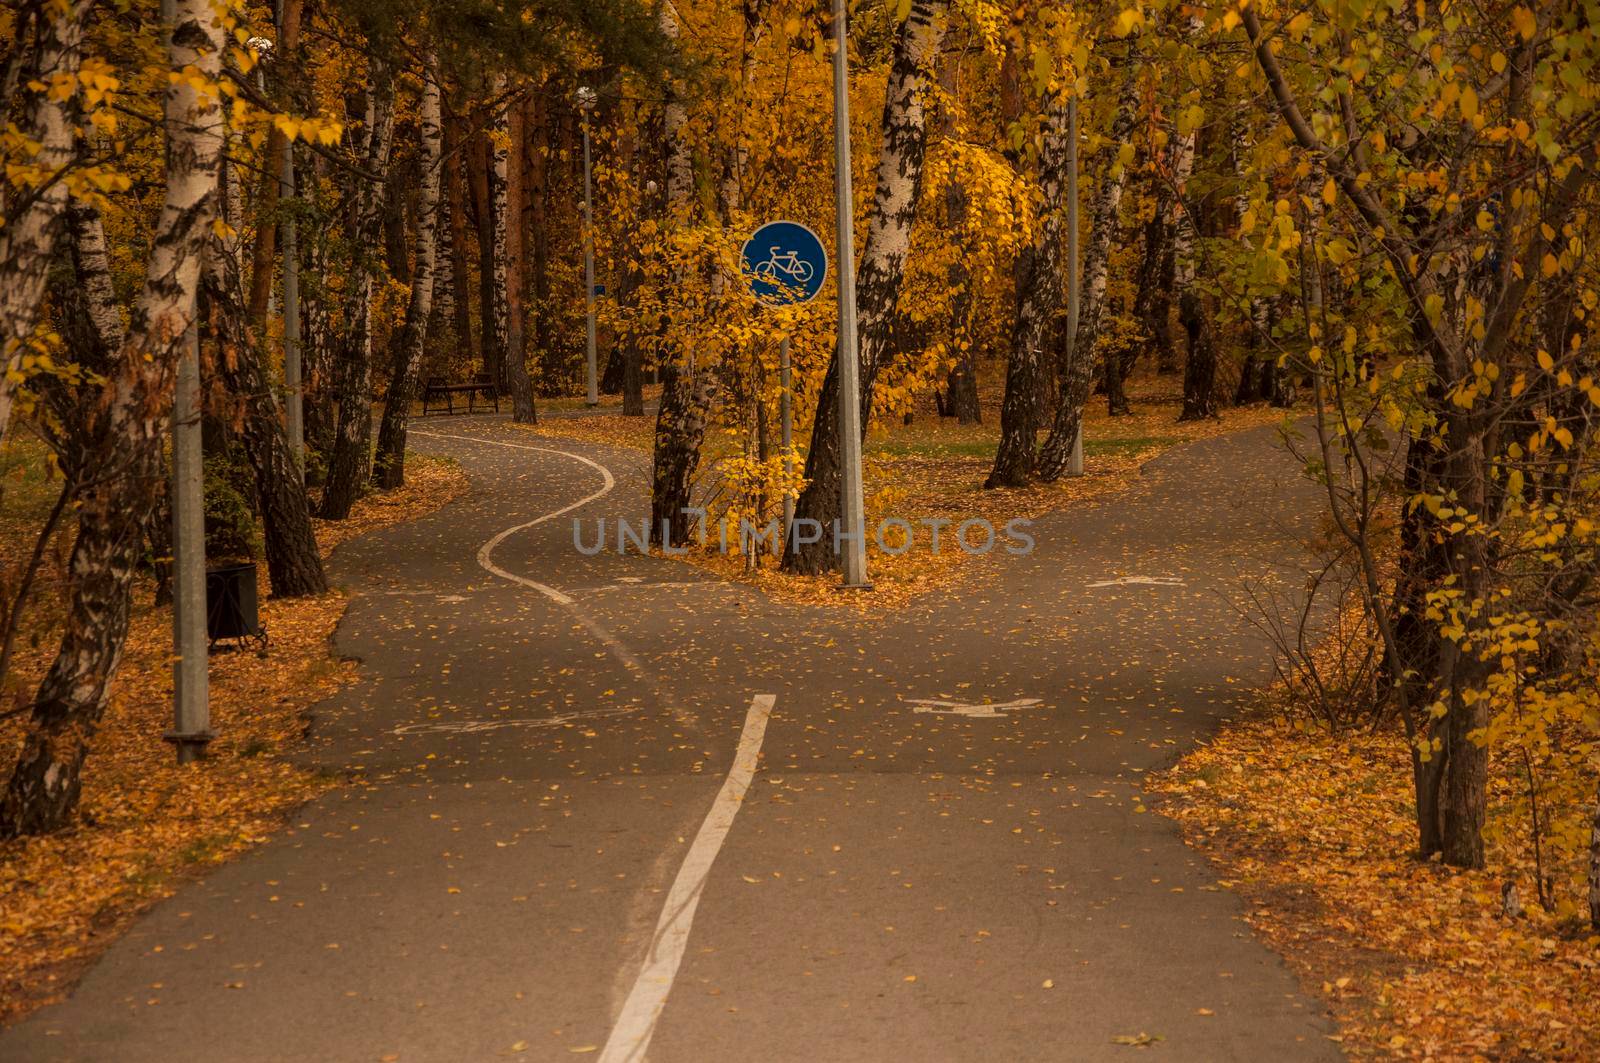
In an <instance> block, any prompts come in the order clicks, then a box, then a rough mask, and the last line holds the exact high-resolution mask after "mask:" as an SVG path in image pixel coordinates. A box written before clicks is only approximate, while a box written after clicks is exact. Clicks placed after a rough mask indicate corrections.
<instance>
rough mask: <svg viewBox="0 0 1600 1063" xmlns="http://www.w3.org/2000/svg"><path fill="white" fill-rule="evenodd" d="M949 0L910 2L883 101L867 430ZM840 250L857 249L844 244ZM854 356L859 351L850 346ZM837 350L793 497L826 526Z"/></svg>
mask: <svg viewBox="0 0 1600 1063" xmlns="http://www.w3.org/2000/svg"><path fill="white" fill-rule="evenodd" d="M948 6H949V4H948V0H912V2H911V7H910V12H909V13H908V14H907V15H906V19H905V21H904V22H902V23H901V24H900V29H899V31H898V32H897V34H896V36H895V45H894V58H893V61H892V63H891V65H890V68H889V82H888V85H887V86H886V87H885V90H884V99H883V147H882V149H881V152H880V154H879V156H878V174H877V187H876V189H875V191H874V193H873V198H872V211H871V213H870V215H869V216H868V221H867V242H866V247H865V249H864V250H863V251H862V255H861V266H860V268H859V269H858V270H857V272H856V322H857V334H858V337H859V342H860V348H861V349H860V362H861V372H860V374H859V375H860V383H861V431H862V433H863V434H864V433H865V432H866V431H867V427H868V424H869V422H870V420H871V413H872V389H873V384H874V382H875V381H876V379H877V375H878V367H879V362H880V359H881V358H882V357H883V353H884V351H885V350H887V349H888V347H889V343H890V341H891V339H892V333H893V329H894V325H895V304H896V303H897V302H898V300H899V297H900V281H901V277H902V275H903V272H904V267H905V257H906V253H907V252H908V251H909V250H910V247H911V223H912V221H913V220H914V219H915V217H916V211H917V199H918V196H919V194H920V192H921V190H922V160H923V155H924V153H925V151H926V148H927V112H926V108H925V105H924V104H925V99H926V97H927V95H928V90H929V88H930V87H931V82H932V80H933V79H932V77H931V76H930V75H931V74H932V73H933V69H932V67H933V63H934V61H935V60H936V58H937V56H938V52H939V42H940V40H941V39H942V37H943V34H944V23H945V15H946V11H947V9H948ZM835 253H836V254H853V253H854V249H853V248H839V249H836V251H835ZM850 353H851V354H852V355H854V353H855V352H850ZM838 359H839V352H838V350H835V351H834V354H833V359H832V360H831V361H830V363H829V366H828V372H827V375H826V376H825V377H823V381H822V390H821V392H819V393H818V395H817V407H816V414H815V416H814V419H813V421H812V425H811V447H810V450H809V451H808V452H807V454H806V470H805V475H806V480H807V483H806V487H805V489H804V490H803V491H801V492H800V497H799V498H798V499H796V501H795V510H794V515H795V519H796V520H812V521H816V522H817V523H818V524H819V525H820V526H821V527H823V528H824V529H828V528H831V527H832V526H833V523H834V521H836V520H837V519H838V518H839V506H840V500H839V486H840V476H839V474H840V468H839V373H838V368H837V362H838ZM837 560H838V558H837V556H836V555H835V554H834V551H833V541H832V536H831V534H826V533H825V534H824V535H823V536H822V537H821V539H819V540H818V541H817V542H815V543H811V544H808V545H806V544H802V545H798V546H797V545H796V544H795V543H794V542H792V541H791V542H790V543H789V544H788V547H787V548H786V549H785V551H784V555H783V568H784V571H786V572H800V573H806V574H810V575H817V574H820V573H822V572H827V571H829V570H830V569H832V568H833V567H834V565H835V563H836V562H837Z"/></svg>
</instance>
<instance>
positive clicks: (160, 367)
mask: <svg viewBox="0 0 1600 1063" xmlns="http://www.w3.org/2000/svg"><path fill="white" fill-rule="evenodd" d="M174 7H175V9H176V10H175V18H174V22H173V29H172V36H171V40H170V42H169V44H168V54H169V59H170V64H171V68H172V69H173V70H184V69H190V70H192V71H194V72H195V73H198V74H199V75H200V76H201V77H203V78H205V79H207V80H210V81H216V80H217V79H218V78H219V77H220V76H221V71H222V48H223V42H224V38H223V33H222V28H221V27H220V26H219V25H218V24H217V22H216V9H215V8H214V6H213V5H212V4H211V3H210V0H175V2H174ZM164 103H165V118H166V122H165V124H166V140H167V151H166V178H167V190H166V199H165V201H164V203H163V205H162V210H161V216H160V219H159V220H158V222H157V224H156V228H155V233H154V239H153V240H152V241H151V251H150V257H149V259H148V262H147V265H146V270H145V281H144V287H143V289H142V291H141V292H140V295H139V299H138V303H137V304H136V306H135V308H134V312H133V315H132V319H131V321H130V322H129V324H128V328H127V330H126V333H125V337H124V340H123V343H122V346H121V348H120V349H119V350H118V352H117V355H116V359H115V363H116V367H115V370H114V373H115V375H114V376H113V377H112V378H111V379H110V380H109V381H108V382H107V384H106V401H105V402H104V403H103V404H102V405H101V406H99V407H98V408H97V409H96V410H95V413H94V416H93V417H92V419H91V420H90V422H89V423H88V424H87V425H86V426H85V435H86V436H88V437H89V438H91V439H92V440H93V445H94V446H95V447H97V449H98V451H99V456H100V459H101V464H100V470H101V473H102V475H103V476H104V477H105V479H104V481H103V482H102V483H101V484H100V486H99V487H98V488H97V489H96V490H95V491H93V492H91V493H89V494H86V495H85V496H84V498H83V500H82V502H81V505H80V508H79V511H78V537H77V539H76V541H75V542H74V544H73V549H72V558H71V562H70V573H71V581H72V589H71V592H70V596H69V598H68V602H67V616H66V620H65V630H64V631H63V633H62V637H61V644H60V647H59V648H58V650H57V652H56V657H55V660H54V662H53V663H52V664H51V667H50V670H49V672H48V673H46V675H45V678H44V680H43V681H42V682H41V683H40V684H39V689H38V692H37V694H36V696H35V698H34V707H33V714H32V717H31V719H30V725H29V729H28V733H27V736H26V738H25V740H24V742H23V748H22V752H21V754H20V756H19V757H18V759H17V764H16V768H15V770H14V771H13V773H12V776H11V780H10V783H9V785H8V786H7V789H6V792H5V795H4V797H3V798H0V836H9V835H16V834H24V833H41V832H45V831H51V830H56V829H58V828H61V827H63V826H65V825H66V824H67V823H69V822H70V821H71V817H72V814H73V812H74V810H75V808H76V806H77V801H78V794H79V790H80V778H81V770H82V767H83V761H84V758H85V756H87V754H88V752H89V742H90V739H91V738H92V736H93V734H94V730H95V727H96V725H97V724H98V722H99V720H100V716H101V714H102V713H103V712H104V710H105V705H106V699H107V697H108V694H109V686H110V682H111V678H112V676H113V674H114V673H115V671H116V668H117V665H118V663H119V662H120V660H121V657H122V649H123V643H124V640H125V639H126V637H127V630H128V606H129V597H130V594H129V591H130V585H131V582H132V578H133V565H134V552H135V548H136V546H137V544H138V542H139V530H140V528H141V526H142V525H143V523H144V520H145V518H146V515H147V513H148V512H149V509H150V507H151V505H152V504H153V500H154V498H155V496H156V494H157V492H158V491H159V490H160V485H161V481H162V474H161V447H162V441H163V439H164V437H165V435H166V429H167V421H168V418H169V416H170V413H171V404H172V383H173V370H174V366H175V364H176V358H175V348H176V345H177V344H178V343H180V342H182V339H183V336H184V334H185V333H186V332H187V330H188V329H189V327H190V325H191V324H192V323H193V321H194V316H195V293H196V290H197V288H198V285H199V280H200V266H201V259H202V256H203V254H204V251H205V248H206V246H207V244H208V243H209V241H210V240H211V238H212V235H213V234H212V230H211V222H212V219H213V218H214V217H215V210H216V196H217V170H218V160H219V159H220V156H221V151H222V136H223V119H222V111H221V108H220V107H219V106H218V103H217V96H216V95H215V94H209V93H208V94H207V95H206V96H204V97H202V96H201V95H200V94H199V93H197V92H196V90H195V88H194V86H193V85H191V84H190V82H189V81H188V80H187V79H175V80H173V81H172V82H170V83H169V84H168V86H167V89H166V94H165V100H164Z"/></svg>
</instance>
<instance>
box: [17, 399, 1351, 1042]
mask: <svg viewBox="0 0 1600 1063" xmlns="http://www.w3.org/2000/svg"><path fill="white" fill-rule="evenodd" d="M413 446H414V447H416V448H418V449H422V450H426V451H429V452H435V453H443V454H449V455H451V456H453V457H455V458H457V459H458V460H460V461H461V462H462V463H463V464H464V465H465V466H466V468H467V470H468V471H469V473H470V474H471V476H472V480H473V490H472V492H471V493H470V495H469V496H468V497H466V498H465V499H463V500H461V501H458V502H456V503H454V504H452V505H450V506H447V507H445V508H444V509H442V510H441V511H439V512H438V513H437V514H435V515H433V516H431V517H429V518H426V519H424V520H421V521H418V522H416V523H415V524H411V525H408V526H404V527H397V528H393V529H390V530H387V531H384V532H381V533H378V534H376V535H374V536H371V537H369V538H367V539H365V540H361V541H359V542H357V543H354V544H351V545H350V546H349V547H347V548H345V549H344V550H342V551H341V552H340V553H339V555H338V557H337V564H336V566H335V574H336V577H337V578H338V579H339V580H340V581H341V582H342V583H343V584H344V585H345V586H346V587H347V588H349V589H350V590H351V591H352V592H354V594H355V600H354V602H353V603H352V605H351V607H350V611H349V614H348V615H347V617H346V619H345V621H344V623H343V624H342V625H341V627H340V631H339V636H338V643H339V647H340V649H341V650H342V651H344V652H345V653H348V654H350V655H352V656H356V657H359V658H360V659H361V661H362V680H361V682H360V683H359V684H357V685H356V686H354V687H352V688H349V689H348V690H347V691H345V692H344V693H342V694H341V695H339V696H338V697H336V698H335V699H333V700H332V701H331V702H330V703H328V704H326V705H324V706H322V707H321V708H320V709H319V713H318V722H317V726H316V729H315V733H314V740H313V743H312V745H311V748H310V750H309V751H308V752H307V754H306V759H307V760H308V761H309V762H310V763H313V764H316V765H318V766H322V767H326V768H329V769H343V768H345V767H352V766H353V767H355V768H358V769H359V770H360V772H361V773H362V778H363V779H364V780H365V782H364V783H363V784H362V785H358V786H354V787H350V788H347V789H341V790H339V791H336V792H334V793H332V794H330V795H329V796H327V797H325V798H323V799H321V800H319V801H317V802H314V803H313V804H311V805H310V806H308V807H307V808H306V809H304V810H303V811H302V812H301V814H300V815H299V816H298V817H297V818H296V820H295V825H294V826H292V828H291V829H289V830H286V831H284V832H282V833H281V834H279V835H278V836H277V837H275V838H274V839H273V840H272V841H271V842H269V843H267V844H266V845H263V846H262V847H261V848H260V849H258V850H256V851H255V852H254V853H252V854H250V855H249V856H247V857H245V858H243V859H241V860H238V861H236V862H234V863H232V864H229V865H227V866H226V867H224V868H222V869H220V870H219V871H217V872H216V873H215V874H213V875H211V876H210V877H209V878H207V879H206V880H204V881H203V882H201V883H198V884H196V885H194V886H192V887H189V888H187V889H185V890H183V891H181V892H180V893H179V894H178V895H177V896H175V897H174V898H172V899H171V900H170V901H168V902H166V903H163V904H162V905H160V906H158V907H157V908H156V909H155V910H154V911H152V912H151V913H150V914H149V915H148V916H147V917H145V918H144V919H143V920H141V921H140V922H139V924H138V925H137V926H136V928H135V929H134V930H133V932H132V933H130V934H129V935H128V936H127V937H126V938H125V939H124V940H123V941H121V942H120V943H119V944H117V945H116V946H115V947H114V948H113V949H112V950H111V951H110V952H109V953H107V955H106V956H105V958H104V959H102V960H101V961H100V962H99V963H98V964H97V965H96V966H95V968H94V969H93V970H92V971H91V972H90V973H89V974H88V976H87V977H86V978H85V979H84V981H83V983H82V985H81V986H80V987H79V988H78V990H77V991H76V993H74V994H73V996H72V998H71V999H70V1000H69V1001H67V1002H66V1003H64V1004H62V1005H60V1006H58V1007H54V1008H50V1009H46V1010H44V1011H42V1012H40V1013H38V1014H37V1015H35V1016H34V1017H33V1018H32V1019H31V1020H30V1021H28V1022H27V1023H24V1024H22V1025H21V1026H19V1027H17V1028H15V1029H13V1030H11V1031H9V1032H7V1033H6V1034H4V1035H3V1036H0V1058H3V1059H6V1060H8V1061H9V1060H13V1059H15V1060H58V1059H83V1060H118V1061H143V1060H167V1059H173V1058H183V1059H204V1060H210V1059H216V1060H230V1061H232V1060H289V1059H307V1060H311V1059H314V1060H340V1061H342V1060H379V1059H399V1060H428V1061H432V1060H440V1061H455V1060H480V1059H497V1058H502V1057H511V1058H518V1057H520V1058H535V1059H569V1058H572V1055H573V1054H575V1053H577V1054H589V1053H593V1054H594V1055H595V1058H599V1059H604V1060H607V1061H611V1063H617V1061H622V1060H641V1059H650V1060H656V1061H662V1063H679V1061H682V1063H691V1061H692V1063H701V1061H708V1060H723V1059H727V1060H739V1061H745V1060H879V1059H885V1058H898V1059H904V1060H918V1061H920V1060H931V1061H942V1060H991V1059H1005V1060H1012V1059H1017V1060H1032V1059H1041V1060H1093V1059H1122V1058H1126V1057H1127V1055H1128V1054H1129V1053H1130V1052H1133V1051H1138V1050H1137V1049H1134V1048H1130V1047H1129V1046H1128V1044H1127V1042H1128V1040H1129V1039H1139V1038H1141V1036H1142V1037H1144V1038H1147V1039H1149V1040H1150V1042H1151V1044H1152V1045H1153V1048H1152V1051H1154V1052H1155V1053H1158V1054H1162V1055H1164V1056H1166V1057H1168V1058H1172V1059H1183V1060H1226V1059H1238V1060H1259V1059H1274V1060H1298V1059H1323V1058H1337V1054H1338V1053H1337V1050H1336V1047H1335V1045H1334V1044H1333V1043H1331V1042H1330V1041H1329V1040H1328V1038H1327V1035H1328V1034H1329V1033H1330V1032H1332V1031H1331V1027H1330V1026H1329V1025H1328V1024H1327V1022H1326V1020H1325V1018H1324V1017H1323V1016H1322V1015H1321V1013H1320V1010H1319V1008H1318V1006H1317V1004H1316V1003H1315V1001H1313V1000H1311V999H1309V998H1307V997H1305V996H1303V995H1301V993H1300V992H1299V990H1298V988H1297V986H1296V983H1295V981H1294V979H1293V978H1292V977H1291V976H1290V974H1289V973H1288V971H1287V970H1286V969H1285V968H1284V966H1283V965H1282V964H1281V963H1280V961H1279V960H1278V959H1277V958H1276V957H1275V956H1274V955H1273V954H1272V953H1271V952H1270V951H1269V950H1268V949H1267V948H1266V947H1265V946H1264V945H1263V944H1261V943H1260V942H1259V941H1257V940H1256V939H1255V938H1254V937H1253V936H1252V934H1251V933H1250V931H1249V929H1248V927H1247V926H1246V925H1245V924H1244V923H1243V922H1242V921H1241V919H1240V915H1241V910H1240V904H1239V901H1238V899H1237V898H1236V897H1235V896H1234V895H1232V894H1231V893H1229V892H1228V891H1227V890H1226V889H1224V888H1221V887H1220V886H1219V885H1218V884H1217V882H1216V876H1215V874H1214V873H1213V872H1211V871H1209V870H1208V869H1207V868H1206V867H1205V866H1204V864H1203V862H1202V861H1200V860H1199V859H1197V858H1196V857H1195V856H1193V855H1192V854H1191V853H1190V852H1189V851H1188V850H1187V849H1186V848H1185V847H1184V846H1183V844H1182V842H1181V840H1180V839H1179V837H1178V835H1177V832H1176V831H1175V829H1174V828H1173V826H1172V825H1171V824H1170V823H1169V822H1168V821H1166V820H1165V819H1163V818H1162V817H1160V816H1158V815H1156V814H1154V813H1149V812H1146V811H1145V806H1144V805H1143V803H1142V802H1141V800H1140V784H1141V780H1142V779H1143V777H1144V775H1145V773H1146V772H1148V771H1150V770H1152V769H1155V768H1158V767H1160V766H1162V765H1163V764H1165V763H1169V762H1170V761H1171V760H1172V759H1173V758H1174V757H1175V756H1176V755H1177V754H1178V753H1179V752H1180V751H1181V750H1182V749H1184V748H1185V747H1186V746H1187V745H1189V744H1190V743H1192V742H1193V741H1195V740H1196V739H1198V738H1200V737H1203V736H1204V734H1205V733H1206V732H1207V731H1208V730H1209V729H1210V728H1211V727H1213V726H1214V725H1215V723H1216V720H1217V719H1218V718H1219V717H1220V716H1222V715H1225V714H1226V713H1228V712H1229V711H1231V710H1232V709H1234V708H1236V707H1237V705H1238V703H1239V701H1240V699H1241V698H1242V697H1243V696H1244V692H1245V691H1246V690H1247V689H1248V688H1249V687H1250V685H1251V684H1253V683H1256V682H1259V681H1260V680H1262V679H1264V678H1265V677H1266V675H1267V672H1268V658H1267V653H1266V649H1265V647H1264V646H1263V645H1262V643H1261V642H1260V640H1259V638H1258V637H1257V636H1255V635H1253V634H1252V632H1251V629H1250V626H1249V624H1248V623H1247V621H1246V620H1245V619H1243V618H1242V617H1241V615H1240V614H1239V612H1238V611H1237V609H1236V608H1235V606H1234V605H1233V604H1231V601H1233V600H1237V599H1238V598H1239V597H1240V585H1241V581H1242V580H1247V579H1248V580H1255V581H1266V582H1276V583H1277V585H1279V586H1281V587H1283V588H1286V589H1292V588H1293V587H1295V586H1297V585H1298V583H1299V576H1298V575H1297V572H1296V566H1297V563H1298V559H1299V558H1300V556H1301V555H1300V550H1299V547H1298V546H1297V544H1296V541H1295V532H1296V529H1297V528H1299V527H1303V526H1308V525H1309V524H1310V523H1311V521H1312V516H1311V515H1312V514H1314V513H1315V511H1316V509H1315V507H1316V499H1315V496H1314V495H1313V494H1312V493H1311V492H1310V490H1309V489H1308V488H1307V487H1306V486H1305V485H1303V484H1302V483H1301V482H1300V479H1299V477H1298V475H1297V472H1296V470H1295V468H1294V466H1293V463H1292V462H1291V461H1289V460H1288V459H1287V458H1286V457H1285V456H1284V455H1283V454H1282V452H1281V450H1280V449H1279V448H1278V447H1277V445H1276V442H1275V439H1274V437H1273V435H1272V433H1270V432H1254V433H1247V434H1244V435H1239V436H1232V437H1225V438H1221V439H1217V440H1213V441H1210V442H1206V443H1201V444H1196V445H1192V446H1188V447H1185V448H1182V449H1180V450H1177V451H1174V452H1172V453H1170V454H1168V455H1166V456H1165V457H1163V458H1162V459H1160V460H1159V461H1158V462H1157V463H1155V465H1154V466H1153V467H1152V468H1150V469H1149V470H1148V471H1147V475H1146V476H1145V477H1144V478H1143V479H1142V480H1141V482H1140V483H1139V484H1138V485H1136V486H1135V487H1134V488H1132V489H1131V490H1130V491H1129V492H1127V493H1124V494H1123V495H1121V496H1119V497H1117V498H1115V499H1112V500H1109V501H1107V502H1105V503H1103V504H1100V505H1096V506H1091V507H1087V508H1080V509H1077V510H1074V511H1072V512H1070V513H1063V514H1057V515H1054V516H1051V517H1048V518H1046V519H1043V520H1041V521H1039V522H1038V523H1037V525H1036V526H1035V528H1034V535H1035V537H1036V539H1037V542H1038V548H1037V549H1036V550H1035V552H1034V553H1033V554H1031V555H1029V556H1026V557H1006V558H997V559H995V560H994V561H993V562H992V563H991V562H982V563H976V564H973V565H971V566H969V569H970V571H969V574H968V576H967V577H966V578H965V581H964V583H963V584H962V585H960V586H958V587H956V588H953V589H951V590H948V591H945V592H943V593H941V594H939V595H936V596H929V597H928V598H926V599H924V600H923V601H921V602H920V603H919V604H917V605H915V606H914V607H912V608H910V609H908V610H905V611H903V612H900V613H897V614H895V615H893V616H892V617H890V618H888V619H876V620H859V619H857V618H855V617H854V616H845V615H841V614H840V613H839V612H837V611H832V610H820V609H808V608H800V607H794V606H788V605H780V604H775V603H773V602H770V601H768V600H766V599H765V598H763V597H761V596H760V595H759V594H756V593H754V592H752V591H749V590H747V589H745V588H742V587H735V586H729V585H726V584H722V583H719V582H716V581H714V580H711V579H709V578H707V577H704V576H702V575H700V574H699V573H698V572H697V571H696V570H694V569H691V568H689V567H687V566H683V565H680V564H677V563H675V562H672V561H669V560H663V559H660V558H651V557H641V556H637V555H628V556H620V555H618V554H617V553H616V552H615V550H614V549H611V550H607V551H606V552H603V553H601V554H599V555H595V556H588V555H585V554H583V553H581V552H580V551H579V550H577V549H576V548H575V547H574V544H573V526H572V521H573V520H574V519H579V520H582V521H583V522H584V524H583V529H584V536H585V541H592V537H593V533H594V528H595V524H594V522H595V521H596V520H597V519H598V518H601V517H605V518H607V519H608V521H614V520H615V519H616V518H617V517H627V518H629V519H631V520H633V521H635V522H637V521H638V519H639V518H640V517H641V516H642V515H643V514H644V513H645V512H646V511H647V506H646V501H645V479H646V472H647V469H646V459H644V458H643V456H641V455H639V454H637V453H633V452H628V451H620V450H614V449H608V448H604V447H596V446H593V445H589V444H582V443H576V442H562V441H557V440H551V439H548V438H545V437H540V436H534V435H531V434H529V433H525V432H521V431H519V430H517V429H514V428H512V427H510V426H508V425H506V424H504V423H503V422H500V421H495V420H468V421H461V420H457V421H443V422H428V423H425V424H422V425H419V426H418V430H417V431H416V432H415V435H414V438H413ZM608 526H609V525H608Z"/></svg>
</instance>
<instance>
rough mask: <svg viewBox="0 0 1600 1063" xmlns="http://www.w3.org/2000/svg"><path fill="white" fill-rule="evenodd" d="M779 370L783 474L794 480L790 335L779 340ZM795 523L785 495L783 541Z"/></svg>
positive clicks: (791, 500) (789, 497)
mask: <svg viewBox="0 0 1600 1063" xmlns="http://www.w3.org/2000/svg"><path fill="white" fill-rule="evenodd" d="M778 371H779V372H780V373H781V374H782V375H783V391H782V393H780V395H779V396H778V408H779V410H780V411H781V413H782V417H783V474H784V478H785V479H787V480H789V481H791V482H792V481H793V480H794V409H793V405H794V404H793V402H792V400H791V399H790V397H789V387H790V383H789V337H788V336H787V335H785V336H784V337H783V338H782V339H780V340H779V341H778ZM793 523H794V496H793V495H791V494H789V493H788V492H784V496H783V541H784V542H788V541H789V526H790V525H791V524H793Z"/></svg>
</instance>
